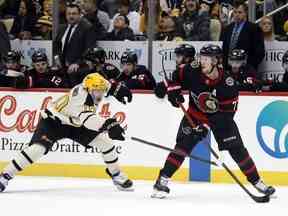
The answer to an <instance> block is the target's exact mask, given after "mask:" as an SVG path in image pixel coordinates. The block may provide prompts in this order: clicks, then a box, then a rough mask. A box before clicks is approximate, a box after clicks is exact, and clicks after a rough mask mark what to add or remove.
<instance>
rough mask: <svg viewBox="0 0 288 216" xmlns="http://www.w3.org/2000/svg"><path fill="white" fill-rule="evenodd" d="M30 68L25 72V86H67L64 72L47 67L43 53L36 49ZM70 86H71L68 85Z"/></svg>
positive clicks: (46, 58) (46, 60) (45, 56)
mask: <svg viewBox="0 0 288 216" xmlns="http://www.w3.org/2000/svg"><path fill="white" fill-rule="evenodd" d="M31 59H32V69H31V70H29V71H28V72H27V74H26V87H27V88H65V87H69V85H68V83H69V82H68V80H67V78H66V79H65V75H64V74H62V75H61V74H60V73H58V70H54V69H53V68H51V67H49V63H48V57H47V55H46V54H45V53H43V52H41V51H37V52H35V53H33V55H32V58H31ZM70 87H71V86H70Z"/></svg>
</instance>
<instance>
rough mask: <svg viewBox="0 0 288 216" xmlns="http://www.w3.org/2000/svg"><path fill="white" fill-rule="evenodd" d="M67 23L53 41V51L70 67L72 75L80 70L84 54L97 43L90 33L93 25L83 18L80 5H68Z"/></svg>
mask: <svg viewBox="0 0 288 216" xmlns="http://www.w3.org/2000/svg"><path fill="white" fill-rule="evenodd" d="M66 21H67V24H65V25H63V26H60V27H59V30H58V33H57V36H56V38H55V40H54V41H53V51H54V55H59V56H60V58H61V61H62V64H64V65H65V66H67V67H68V73H72V72H76V71H77V70H78V68H79V63H80V58H81V56H82V54H83V53H84V52H85V50H86V49H87V48H89V47H90V46H93V45H94V43H96V41H94V40H93V38H92V37H91V34H90V33H89V30H90V29H91V26H92V25H91V24H90V22H89V21H88V20H86V19H85V18H81V12H80V8H79V6H78V5H76V4H69V5H67V7H66Z"/></svg>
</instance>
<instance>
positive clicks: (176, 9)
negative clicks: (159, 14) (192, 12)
mask: <svg viewBox="0 0 288 216" xmlns="http://www.w3.org/2000/svg"><path fill="white" fill-rule="evenodd" d="M183 2H184V0H160V6H161V9H162V11H165V12H166V13H168V14H169V15H170V16H174V17H178V16H179V15H180V11H181V6H182V4H183Z"/></svg>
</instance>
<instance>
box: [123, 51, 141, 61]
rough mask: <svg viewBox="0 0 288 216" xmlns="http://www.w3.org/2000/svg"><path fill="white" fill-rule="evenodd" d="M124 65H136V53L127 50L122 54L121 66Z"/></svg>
mask: <svg viewBox="0 0 288 216" xmlns="http://www.w3.org/2000/svg"><path fill="white" fill-rule="evenodd" d="M126 63H132V64H137V63H138V56H137V54H136V52H134V51H133V50H128V51H125V52H124V53H123V54H122V56H121V64H126Z"/></svg>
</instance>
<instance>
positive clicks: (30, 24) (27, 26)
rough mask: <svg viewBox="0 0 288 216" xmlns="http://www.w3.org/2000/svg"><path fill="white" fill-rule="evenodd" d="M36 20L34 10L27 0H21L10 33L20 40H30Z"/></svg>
mask: <svg viewBox="0 0 288 216" xmlns="http://www.w3.org/2000/svg"><path fill="white" fill-rule="evenodd" d="M36 22H37V17H36V10H35V8H34V6H33V4H31V2H29V0H21V2H20V5H19V10H18V14H17V15H16V17H15V19H14V23H13V26H12V29H11V31H10V33H11V34H12V35H13V36H14V37H15V38H19V39H21V40H30V39H31V38H32V34H33V31H34V26H35V24H36Z"/></svg>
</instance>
